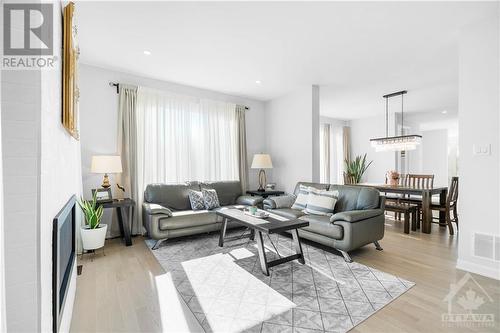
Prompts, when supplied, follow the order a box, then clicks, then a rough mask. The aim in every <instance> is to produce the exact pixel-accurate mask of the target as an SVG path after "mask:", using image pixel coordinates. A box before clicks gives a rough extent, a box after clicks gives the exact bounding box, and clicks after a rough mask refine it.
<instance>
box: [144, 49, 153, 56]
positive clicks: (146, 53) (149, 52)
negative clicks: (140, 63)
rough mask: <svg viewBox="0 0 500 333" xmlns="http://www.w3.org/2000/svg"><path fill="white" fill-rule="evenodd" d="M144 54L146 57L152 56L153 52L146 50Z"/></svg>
mask: <svg viewBox="0 0 500 333" xmlns="http://www.w3.org/2000/svg"><path fill="white" fill-rule="evenodd" d="M143 53H144V54H145V55H151V51H148V50H145V51H144V52H143Z"/></svg>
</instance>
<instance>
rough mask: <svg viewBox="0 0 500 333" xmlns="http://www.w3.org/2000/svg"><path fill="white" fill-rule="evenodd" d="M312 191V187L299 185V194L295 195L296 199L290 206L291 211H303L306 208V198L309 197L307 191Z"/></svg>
mask: <svg viewBox="0 0 500 333" xmlns="http://www.w3.org/2000/svg"><path fill="white" fill-rule="evenodd" d="M311 189H313V187H309V186H305V185H299V193H297V199H295V202H294V203H293V205H292V209H299V210H303V209H305V208H306V206H307V198H308V197H309V191H310V190H311Z"/></svg>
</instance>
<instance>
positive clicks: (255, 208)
mask: <svg viewBox="0 0 500 333" xmlns="http://www.w3.org/2000/svg"><path fill="white" fill-rule="evenodd" d="M248 211H249V212H250V214H252V215H255V213H257V207H255V206H250V207H248Z"/></svg>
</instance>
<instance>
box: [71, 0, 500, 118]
mask: <svg viewBox="0 0 500 333" xmlns="http://www.w3.org/2000/svg"><path fill="white" fill-rule="evenodd" d="M495 6H497V4H496V3H495V2H483V3H479V2H474V3H467V2H445V3H431V2H420V3H415V2H412V3H410V2H406V3H396V2H384V3H375V2H368V3H366V2H365V3H352V2H351V3H346V2H329V3H327V2H315V3H306V2H293V3H290V2H288V3H284V2H273V3H265V2H254V3H249V2H218V3H210V2H203V3H193V2H184V3H179V2H81V1H79V2H78V3H77V12H76V21H77V25H78V34H79V36H78V39H79V44H80V48H81V61H82V62H83V63H87V64H93V65H97V66H101V67H106V68H112V69H117V70H120V71H125V72H129V73H134V74H139V75H143V76H147V77H151V78H156V79H161V80H165V81H171V82H176V83H181V84H186V85H190V86H195V87H200V88H206V89H210V90H215V91H220V92H225V93H229V94H233V95H239V96H246V97H251V98H255V99H258V100H268V99H272V98H274V97H277V96H280V95H284V94H286V93H288V92H290V91H293V90H294V89H296V88H297V87H299V86H304V85H310V84H319V85H321V113H322V114H324V115H328V116H332V117H337V118H346V119H351V118H358V117H363V116H367V115H373V114H375V113H383V110H384V109H383V108H384V102H383V99H382V97H381V96H382V95H383V94H385V93H389V92H392V91H396V90H401V89H407V90H409V93H408V95H406V96H405V97H406V99H407V101H408V104H407V105H408V109H406V110H408V111H433V110H442V109H445V108H450V109H453V108H456V105H457V86H456V82H457V75H458V73H457V71H458V59H457V53H458V52H457V49H458V33H459V29H460V27H462V26H464V25H467V24H470V23H472V22H475V21H478V20H480V19H483V18H485V17H488V16H493V15H495V14H496V13H498V12H497V11H496V9H495V8H496V7H495ZM144 50H148V51H150V52H151V55H149V56H146V55H144V54H143V51H144ZM256 80H259V81H261V84H256V82H255V81H256Z"/></svg>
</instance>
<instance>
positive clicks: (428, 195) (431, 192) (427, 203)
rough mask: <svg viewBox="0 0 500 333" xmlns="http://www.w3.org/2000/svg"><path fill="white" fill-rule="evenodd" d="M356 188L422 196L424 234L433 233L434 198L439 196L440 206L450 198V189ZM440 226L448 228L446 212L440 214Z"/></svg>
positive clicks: (373, 184) (392, 186)
mask: <svg viewBox="0 0 500 333" xmlns="http://www.w3.org/2000/svg"><path fill="white" fill-rule="evenodd" d="M355 185H356V186H365V187H372V188H376V189H377V190H379V191H380V192H383V193H386V194H387V193H391V194H404V195H408V196H410V195H416V196H420V197H421V198H422V199H421V200H422V202H421V205H422V232H423V233H426V234H430V233H431V224H432V209H431V207H432V198H433V197H434V196H439V205H440V206H444V205H445V204H446V197H447V196H448V187H446V186H443V187H433V188H416V187H410V186H405V185H390V184H377V183H358V184H355ZM439 225H440V226H446V214H445V212H444V211H440V212H439Z"/></svg>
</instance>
